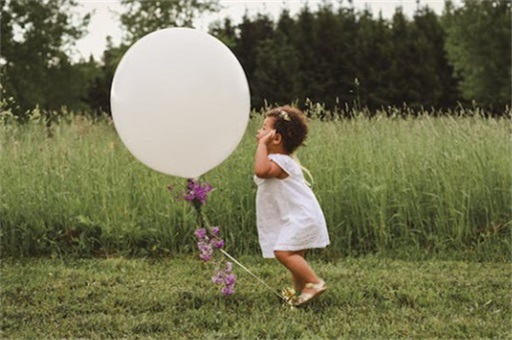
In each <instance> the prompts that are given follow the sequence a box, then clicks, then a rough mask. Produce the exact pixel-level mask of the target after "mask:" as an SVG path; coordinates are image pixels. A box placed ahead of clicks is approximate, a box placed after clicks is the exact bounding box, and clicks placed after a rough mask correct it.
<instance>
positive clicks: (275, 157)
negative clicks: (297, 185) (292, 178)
mask: <svg viewBox="0 0 512 340" xmlns="http://www.w3.org/2000/svg"><path fill="white" fill-rule="evenodd" d="M268 158H269V159H270V160H271V161H273V162H274V163H276V164H277V165H279V167H280V168H281V169H283V170H284V171H285V172H287V173H288V174H289V175H291V174H295V173H297V171H298V170H300V166H299V165H298V163H297V162H296V161H295V160H294V159H293V158H292V157H290V156H289V155H286V154H278V153H272V154H270V155H268Z"/></svg>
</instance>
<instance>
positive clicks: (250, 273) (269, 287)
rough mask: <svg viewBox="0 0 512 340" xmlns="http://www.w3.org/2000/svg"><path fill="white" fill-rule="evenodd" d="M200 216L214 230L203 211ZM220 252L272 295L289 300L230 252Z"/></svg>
mask: <svg viewBox="0 0 512 340" xmlns="http://www.w3.org/2000/svg"><path fill="white" fill-rule="evenodd" d="M200 215H201V218H202V219H203V221H204V223H205V225H206V226H207V227H208V229H210V230H211V229H212V228H211V225H210V222H208V218H207V217H206V214H205V213H204V212H203V211H200ZM219 250H220V252H221V253H222V254H223V255H224V256H226V257H227V258H228V259H230V260H231V261H233V262H234V263H236V264H237V265H238V266H240V268H242V269H243V270H245V271H246V272H247V273H248V274H249V275H251V276H252V277H253V278H255V279H256V280H258V282H260V283H261V284H263V285H264V286H265V287H267V288H268V289H270V291H272V293H274V294H276V295H277V296H278V297H279V298H280V299H283V300H287V299H286V298H285V297H284V296H283V295H281V294H279V293H278V292H277V291H276V290H274V288H272V287H271V286H270V285H268V284H267V283H266V282H265V281H263V280H262V279H261V278H259V277H258V276H257V275H256V274H254V273H253V272H252V271H250V270H249V268H247V267H246V266H244V265H243V264H241V263H240V261H238V260H237V259H235V258H234V257H233V256H231V255H230V254H228V252H226V251H225V250H224V249H222V248H221V249H219Z"/></svg>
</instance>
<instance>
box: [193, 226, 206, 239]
mask: <svg viewBox="0 0 512 340" xmlns="http://www.w3.org/2000/svg"><path fill="white" fill-rule="evenodd" d="M194 235H196V237H197V238H198V239H204V238H205V237H206V229H205V228H199V229H197V230H196V232H195V233H194Z"/></svg>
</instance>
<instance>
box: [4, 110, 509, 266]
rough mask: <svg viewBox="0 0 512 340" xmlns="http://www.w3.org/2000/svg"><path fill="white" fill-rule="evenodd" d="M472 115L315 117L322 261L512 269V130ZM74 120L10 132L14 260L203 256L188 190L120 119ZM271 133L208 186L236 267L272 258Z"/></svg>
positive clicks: (8, 242) (306, 157) (251, 141)
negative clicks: (265, 212) (141, 151)
mask: <svg viewBox="0 0 512 340" xmlns="http://www.w3.org/2000/svg"><path fill="white" fill-rule="evenodd" d="M470 114H471V112H468V113H467V115H466V116H463V117H462V116H461V117H446V116H444V117H432V116H427V115H420V116H419V117H406V118H398V117H393V116H385V115H377V116H376V117H373V118H366V117H363V116H357V117H354V118H352V119H342V120H337V121H328V122H322V121H320V120H318V119H313V120H312V121H311V123H310V129H311V131H310V136H309V139H308V141H307V143H308V145H307V146H306V147H304V148H302V150H301V151H300V152H299V158H300V159H301V161H302V163H303V165H305V166H306V167H307V168H308V169H309V170H310V171H311V172H312V173H313V177H314V182H315V184H314V186H313V189H314V191H315V193H316V195H317V197H318V199H319V201H320V203H321V205H322V208H323V210H324V213H325V216H326V219H327V224H328V227H329V232H330V236H331V241H332V246H331V247H330V248H328V249H327V250H326V251H324V252H322V253H321V256H322V258H323V259H331V260H332V259H336V258H338V257H340V256H346V255H360V254H369V253H379V254H386V253H397V252H398V253H401V254H402V255H403V256H402V257H406V258H410V257H411V256H413V257H416V258H424V257H425V255H426V256H427V257H428V256H429V255H430V254H434V255H436V256H437V255H439V254H447V256H446V257H447V258H450V259H457V258H459V259H465V258H471V259H477V260H500V261H503V260H508V259H509V256H508V255H509V254H510V250H511V239H510V234H511V227H512V224H511V221H512V212H511V206H512V171H511V169H512V153H511V145H512V143H511V139H510V132H511V131H512V130H511V122H510V120H509V119H508V118H502V119H498V118H483V117H481V116H479V115H473V116H471V115H470ZM60 120H61V121H60V123H55V124H54V125H53V126H52V127H51V129H50V130H48V129H47V127H46V124H45V123H44V121H42V120H41V119H34V120H33V121H31V122H30V123H28V124H24V125H19V124H17V123H4V124H2V125H0V148H1V149H0V202H1V204H0V223H1V226H2V228H1V233H2V234H1V248H2V255H3V256H39V255H44V256H48V255H74V256H79V257H83V256H98V255H99V256H109V255H140V256H161V255H164V256H169V255H175V254H178V253H190V252H191V251H192V249H193V246H192V247H191V244H192V243H191V242H184V240H192V232H193V230H194V227H195V223H196V220H195V215H194V213H193V211H192V210H191V209H189V207H188V206H187V205H186V203H184V202H183V201H182V200H176V199H175V198H174V196H175V195H179V190H180V187H183V186H184V184H185V180H184V179H179V178H175V177H171V176H166V175H163V174H159V173H157V172H155V171H153V170H151V169H149V168H146V167H145V166H144V165H142V164H141V163H139V162H138V161H137V160H136V159H135V158H133V157H132V156H131V155H130V154H129V153H128V151H127V150H126V148H125V147H124V145H123V144H122V143H121V142H120V140H119V139H118V136H117V134H116V132H115V130H114V127H113V126H112V125H111V124H109V122H108V121H107V120H104V119H100V120H96V121H95V120H91V119H88V118H84V117H82V116H74V115H67V116H66V115H64V116H62V117H61V118H60ZM261 121H262V117H261V116H260V115H254V116H253V119H251V121H250V123H249V126H248V129H247V133H246V135H245V137H244V139H243V140H242V142H241V144H240V145H239V147H238V148H237V149H236V150H235V152H234V153H233V154H232V155H231V156H230V157H229V158H228V159H227V160H226V161H225V162H224V163H222V164H221V165H220V166H219V167H217V168H215V169H214V170H212V171H210V172H209V173H207V174H206V175H205V176H203V177H202V180H204V181H208V182H210V183H211V184H212V185H213V186H214V187H215V188H216V190H215V191H214V192H213V193H212V194H211V198H210V201H209V202H208V204H207V206H206V212H207V214H208V215H209V217H210V220H211V221H212V223H213V224H216V225H220V226H222V227H223V230H224V236H225V237H226V239H227V246H228V250H229V251H231V252H233V253H234V254H235V255H242V254H252V255H254V254H258V253H259V249H258V245H257V238H256V227H255V209H254V196H255V190H256V187H255V185H254V183H253V181H252V166H253V154H254V151H255V137H254V136H255V133H256V130H257V128H258V127H259V126H260V124H261ZM49 132H51V137H49V136H48V134H49ZM169 184H172V185H174V186H175V187H177V189H176V191H175V192H174V193H172V194H170V193H169V192H168V190H167V189H166V188H167V185H169Z"/></svg>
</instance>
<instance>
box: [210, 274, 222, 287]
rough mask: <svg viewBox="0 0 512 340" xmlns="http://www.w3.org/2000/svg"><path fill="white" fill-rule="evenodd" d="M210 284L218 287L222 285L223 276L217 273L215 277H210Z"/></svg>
mask: <svg viewBox="0 0 512 340" xmlns="http://www.w3.org/2000/svg"><path fill="white" fill-rule="evenodd" d="M212 282H213V283H215V284H218V285H220V284H223V283H224V276H223V275H222V273H221V272H218V273H217V274H215V276H212Z"/></svg>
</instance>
